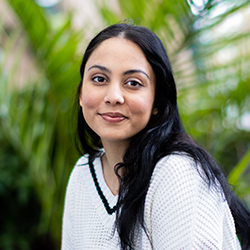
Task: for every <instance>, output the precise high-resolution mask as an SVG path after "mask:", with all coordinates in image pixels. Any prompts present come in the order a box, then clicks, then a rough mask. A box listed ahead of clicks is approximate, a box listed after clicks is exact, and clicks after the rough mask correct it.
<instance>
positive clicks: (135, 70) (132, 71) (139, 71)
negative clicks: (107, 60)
mask: <svg viewBox="0 0 250 250" xmlns="http://www.w3.org/2000/svg"><path fill="white" fill-rule="evenodd" d="M95 68H96V69H100V70H101V71H104V72H107V73H109V74H111V73H112V72H111V70H109V69H108V68H106V67H104V66H101V65H93V66H91V67H90V68H89V69H88V71H90V70H91V69H95ZM134 73H141V74H144V75H145V76H146V77H147V78H148V79H149V80H150V78H149V76H148V74H147V73H146V72H144V71H143V70H140V69H129V70H127V71H125V72H124V73H123V74H122V75H123V76H126V75H129V74H134Z"/></svg>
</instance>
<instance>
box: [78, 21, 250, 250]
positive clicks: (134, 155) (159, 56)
mask: <svg viewBox="0 0 250 250" xmlns="http://www.w3.org/2000/svg"><path fill="white" fill-rule="evenodd" d="M112 37H123V38H125V39H128V40H130V41H132V42H134V43H135V44H137V45H138V46H139V47H140V48H141V50H142V51H143V53H144V55H145V57H146V58H147V60H148V62H149V63H150V65H151V67H152V69H153V71H154V74H155V76H156V91H155V102H154V108H156V109H157V114H156V115H152V116H151V118H150V120H149V122H148V124H147V126H146V127H145V128H144V129H143V130H142V131H140V132H139V133H138V134H136V135H135V136H134V137H133V138H132V139H131V141H130V145H129V147H128V149H127V150H126V152H125V154H124V157H123V162H121V163H118V164H117V165H116V166H115V171H116V174H117V176H118V178H119V180H120V189H119V198H118V203H117V213H116V228H117V231H118V234H119V237H120V242H121V248H122V249H124V250H125V249H134V235H135V232H136V227H137V225H138V224H140V225H141V226H142V228H143V229H144V231H145V232H146V234H147V235H148V233H147V228H146V227H145V224H144V204H145V197H146V194H147V190H148V187H149V183H150V179H151V176H152V173H153V170H154V168H155V165H156V163H157V162H158V161H159V160H160V159H161V158H163V157H165V156H166V155H170V154H177V153H183V152H185V154H188V155H189V156H190V157H192V158H193V159H194V161H195V162H196V163H197V164H200V166H201V167H202V169H203V171H204V173H205V175H206V180H207V181H208V183H209V185H212V184H213V185H217V184H216V183H217V182H216V180H218V181H219V183H220V186H221V187H222V189H223V193H224V195H225V198H226V200H227V202H228V204H229V207H230V209H231V213H232V215H233V217H234V220H235V225H236V231H237V234H238V235H239V237H240V239H241V243H242V247H243V249H248V248H249V247H250V212H249V210H248V209H247V208H246V206H245V205H244V204H243V203H242V202H241V201H240V200H239V199H238V198H237V197H236V195H235V194H234V193H233V192H232V190H231V188H230V187H229V185H228V183H227V180H226V178H225V176H224V174H223V172H222V170H221V169H220V168H219V167H218V166H217V164H216V163H215V161H214V160H213V158H212V157H211V156H210V155H209V154H208V153H207V152H206V151H205V150H204V149H203V148H202V147H200V146H199V145H198V144H196V143H195V142H194V140H193V139H191V137H190V136H188V135H187V134H186V132H185V130H184V128H183V126H182V122H181V119H180V116H179V112H178V107H177V93H176V85H175V80H174V77H173V73H172V69H171V64H170V62H169V59H168V55H167V52H166V50H165V48H164V46H163V44H162V42H161V41H160V39H159V38H158V37H157V36H156V35H155V34H154V33H153V32H151V31H150V30H148V29H147V28H145V27H142V26H134V25H130V24H127V23H121V24H115V25H112V26H109V27H108V28H106V29H104V30H103V31H101V32H100V33H99V34H98V35H97V36H95V37H94V38H93V39H92V40H91V42H90V43H89V45H88V47H87V49H86V52H85V54H84V56H83V60H82V64H81V68H80V73H81V82H80V84H79V86H78V91H77V96H76V99H77V100H79V97H80V91H81V87H82V80H83V76H84V69H85V65H86V63H87V61H88V59H89V57H90V55H91V54H92V52H93V51H94V50H95V49H96V48H97V47H98V46H99V45H100V44H101V43H102V42H103V41H105V40H107V39H109V38H112ZM76 135H77V136H76V139H77V140H79V141H80V147H81V149H80V150H82V152H81V153H83V152H84V153H88V154H89V157H90V159H92V160H93V159H94V158H95V157H96V156H97V155H98V154H99V153H100V148H101V147H102V144H101V141H100V137H99V136H98V135H97V134H96V133H95V132H94V131H93V130H92V129H91V128H90V127H89V126H88V124H87V123H86V121H85V119H84V117H83V114H82V109H81V107H80V105H79V104H78V121H77V133H76ZM78 149H79V148H78ZM121 168H122V176H120V175H119V174H118V172H120V171H118V170H119V169H121ZM148 238H149V240H151V239H150V237H149V235H148Z"/></svg>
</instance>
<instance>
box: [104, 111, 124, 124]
mask: <svg viewBox="0 0 250 250" xmlns="http://www.w3.org/2000/svg"><path fill="white" fill-rule="evenodd" d="M99 115H100V116H101V117H102V119H103V120H104V121H106V122H109V123H119V122H122V121H124V120H126V119H128V118H127V117H126V116H124V115H123V114H121V113H113V112H108V113H101V114H99Z"/></svg>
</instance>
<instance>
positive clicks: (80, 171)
mask: <svg viewBox="0 0 250 250" xmlns="http://www.w3.org/2000/svg"><path fill="white" fill-rule="evenodd" d="M88 159H89V156H88V154H86V155H83V156H81V157H80V158H79V159H78V160H77V162H76V164H75V166H74V168H73V170H72V172H71V174H70V177H69V181H68V188H70V187H71V186H75V185H77V184H78V183H80V182H82V178H83V177H84V176H86V175H87V173H88V172H89V168H88V166H89V165H88Z"/></svg>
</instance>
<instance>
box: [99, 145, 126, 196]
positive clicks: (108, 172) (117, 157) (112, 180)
mask: <svg viewBox="0 0 250 250" xmlns="http://www.w3.org/2000/svg"><path fill="white" fill-rule="evenodd" d="M102 144H103V147H104V149H105V154H104V155H103V157H102V168H103V175H104V179H105V181H106V183H107V185H108V187H109V189H110V190H111V192H112V193H113V194H114V195H117V194H118V193H119V180H118V177H117V176H116V174H115V169H114V167H115V165H116V164H117V163H119V162H122V161H123V156H124V153H125V151H126V149H127V147H128V142H122V143H121V142H108V141H102Z"/></svg>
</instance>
